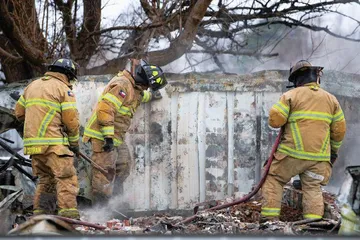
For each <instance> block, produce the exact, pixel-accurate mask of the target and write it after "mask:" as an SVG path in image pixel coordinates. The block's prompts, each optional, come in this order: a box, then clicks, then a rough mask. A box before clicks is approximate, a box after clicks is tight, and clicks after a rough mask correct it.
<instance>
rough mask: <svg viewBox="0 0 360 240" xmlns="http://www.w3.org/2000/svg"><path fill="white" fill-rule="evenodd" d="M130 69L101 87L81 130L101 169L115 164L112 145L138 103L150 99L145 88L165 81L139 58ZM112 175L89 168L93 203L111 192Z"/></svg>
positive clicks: (119, 138)
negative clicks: (89, 143)
mask: <svg viewBox="0 0 360 240" xmlns="http://www.w3.org/2000/svg"><path fill="white" fill-rule="evenodd" d="M132 62H133V63H134V64H133V67H132V70H133V71H131V72H129V71H127V70H124V71H122V72H120V73H119V74H117V75H116V76H115V77H114V78H113V79H111V81H110V82H109V83H108V85H107V86H106V87H105V89H104V91H103V93H102V95H101V97H100V99H99V102H98V103H97V106H96V107H95V109H94V111H93V113H92V115H91V117H90V119H89V121H88V123H87V125H86V128H85V132H84V137H83V141H84V142H89V141H90V142H91V144H92V151H93V154H92V160H93V161H95V162H96V163H97V164H99V165H100V166H102V167H103V168H105V169H109V168H110V169H113V170H114V171H115V167H116V166H115V165H116V158H117V156H116V151H114V147H117V146H119V145H121V144H122V143H123V141H124V137H125V133H126V132H127V130H128V128H129V126H130V123H131V119H132V117H133V115H134V113H135V111H136V109H137V108H138V106H139V105H140V103H141V102H148V101H149V100H150V99H151V92H150V91H144V90H146V89H148V88H149V87H150V88H151V89H152V90H153V91H156V90H158V89H160V88H162V87H164V86H165V85H166V84H167V82H166V79H165V76H164V74H163V71H162V70H161V68H159V67H157V66H152V65H149V64H148V63H147V62H145V61H143V60H140V61H139V60H137V61H135V60H133V61H132ZM114 180H115V176H114V177H113V178H112V179H108V178H107V177H106V176H104V175H103V174H102V173H101V172H100V171H98V170H97V169H95V168H93V169H92V181H91V184H92V193H93V202H94V203H104V202H106V201H107V200H108V199H109V197H110V196H111V195H112V193H113V189H114Z"/></svg>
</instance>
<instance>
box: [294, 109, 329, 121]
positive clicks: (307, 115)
mask: <svg viewBox="0 0 360 240" xmlns="http://www.w3.org/2000/svg"><path fill="white" fill-rule="evenodd" d="M300 119H311V120H320V121H325V122H327V123H331V121H332V120H333V116H332V115H331V114H328V113H324V112H313V111H295V112H292V113H291V114H290V117H289V121H292V122H294V121H296V120H300Z"/></svg>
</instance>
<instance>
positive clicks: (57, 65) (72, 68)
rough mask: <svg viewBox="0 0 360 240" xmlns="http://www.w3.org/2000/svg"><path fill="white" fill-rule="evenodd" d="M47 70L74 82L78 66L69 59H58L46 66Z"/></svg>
mask: <svg viewBox="0 0 360 240" xmlns="http://www.w3.org/2000/svg"><path fill="white" fill-rule="evenodd" d="M48 70H49V71H51V72H58V73H62V74H65V75H66V76H67V78H68V79H69V81H70V80H73V79H74V80H76V78H77V77H76V76H77V70H78V64H77V63H76V62H74V61H72V60H71V59H67V58H59V59H57V60H55V61H54V62H53V63H52V64H51V65H49V66H48Z"/></svg>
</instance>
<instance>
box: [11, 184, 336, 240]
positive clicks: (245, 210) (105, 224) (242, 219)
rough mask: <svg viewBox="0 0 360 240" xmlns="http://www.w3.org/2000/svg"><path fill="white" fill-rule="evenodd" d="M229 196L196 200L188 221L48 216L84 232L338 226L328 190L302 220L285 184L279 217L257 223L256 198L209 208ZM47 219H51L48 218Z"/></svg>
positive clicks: (297, 230) (292, 230)
mask: <svg viewBox="0 0 360 240" xmlns="http://www.w3.org/2000/svg"><path fill="white" fill-rule="evenodd" d="M232 200H233V199H230V198H228V199H224V200H220V201H213V202H209V203H210V204H208V203H204V204H199V205H198V206H202V208H201V210H199V209H197V214H196V215H195V217H194V219H193V220H192V221H191V222H189V223H188V224H182V223H181V222H182V221H183V220H184V219H186V217H185V216H171V215H169V214H156V215H153V216H144V217H138V218H131V217H130V218H129V217H127V216H126V215H124V214H121V218H122V220H120V219H116V218H110V217H109V219H106V218H103V219H102V220H100V219H98V220H97V221H99V222H92V223H90V222H87V221H89V220H90V219H94V218H91V217H90V216H87V215H86V212H84V214H82V216H83V217H82V219H81V221H77V220H71V219H66V218H61V217H57V216H51V217H52V218H54V217H55V218H58V219H59V220H62V221H64V222H66V223H67V224H70V225H71V226H72V227H73V230H74V231H75V232H77V233H80V234H86V235H94V234H106V235H124V234H135V235H138V234H146V235H149V234H169V235H170V234H238V233H246V234H293V235H301V234H319V233H320V234H324V233H328V234H329V233H330V232H335V233H336V232H337V229H338V227H339V224H338V219H339V209H338V207H337V206H336V202H335V196H334V195H332V194H330V193H328V192H324V202H325V215H324V219H323V220H321V221H320V220H311V221H309V220H302V210H301V190H296V189H294V188H292V187H289V186H286V187H285V191H284V198H283V203H282V208H281V214H280V218H279V221H267V222H265V223H260V222H261V221H260V220H261V219H260V218H261V214H260V213H261V202H260V200H259V198H257V199H256V201H251V202H246V203H242V204H238V205H234V206H231V207H228V208H225V209H221V210H216V211H212V210H211V211H210V210H208V208H209V207H212V206H214V205H218V204H222V203H226V202H229V201H230V202H231V201H232ZM116 212H118V211H116ZM118 213H120V212H118ZM119 217H120V215H119ZM105 219H106V220H105ZM46 220H47V221H50V220H49V219H46ZM52 221H53V220H52ZM53 222H54V221H53ZM27 224H29V223H27ZM19 227H20V229H21V225H19V226H18V227H17V228H19ZM27 229H28V227H27ZM13 232H14V231H13ZM15 232H18V231H15Z"/></svg>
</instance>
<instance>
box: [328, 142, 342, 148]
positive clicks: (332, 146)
mask: <svg viewBox="0 0 360 240" xmlns="http://www.w3.org/2000/svg"><path fill="white" fill-rule="evenodd" d="M341 144H342V141H340V142H336V141H334V140H330V145H331V148H332V149H335V150H337V149H339V148H340V147H341Z"/></svg>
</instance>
